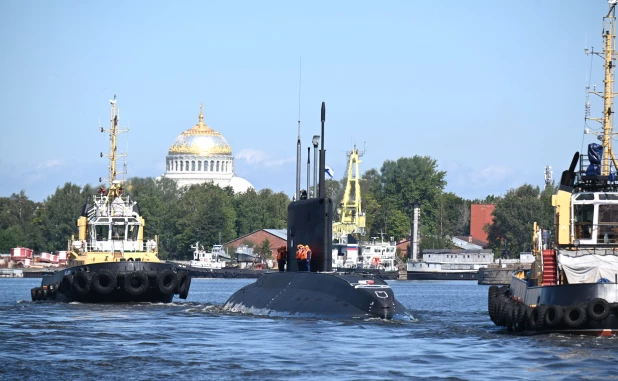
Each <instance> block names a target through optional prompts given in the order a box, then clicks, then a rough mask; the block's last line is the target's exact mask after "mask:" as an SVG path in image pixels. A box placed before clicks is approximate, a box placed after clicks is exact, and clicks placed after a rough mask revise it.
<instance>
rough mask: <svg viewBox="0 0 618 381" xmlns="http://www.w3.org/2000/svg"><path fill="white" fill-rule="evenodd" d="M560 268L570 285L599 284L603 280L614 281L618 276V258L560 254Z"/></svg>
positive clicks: (597, 255)
mask: <svg viewBox="0 0 618 381" xmlns="http://www.w3.org/2000/svg"><path fill="white" fill-rule="evenodd" d="M558 266H559V267H560V268H561V269H562V270H563V271H564V273H565V275H566V277H567V280H568V281H569V283H571V284H573V283H597V282H598V281H599V280H601V279H602V278H605V279H609V280H610V281H613V280H614V279H616V275H617V274H618V256H616V255H608V254H606V255H599V254H585V255H578V256H570V255H565V254H564V252H563V251H560V253H559V254H558Z"/></svg>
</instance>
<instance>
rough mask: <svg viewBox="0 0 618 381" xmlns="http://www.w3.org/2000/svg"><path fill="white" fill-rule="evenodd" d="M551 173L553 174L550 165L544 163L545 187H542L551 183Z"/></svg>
mask: <svg viewBox="0 0 618 381" xmlns="http://www.w3.org/2000/svg"><path fill="white" fill-rule="evenodd" d="M552 174H553V172H552V170H551V166H550V165H546V166H545V188H544V189H547V187H548V186H549V184H551V181H552Z"/></svg>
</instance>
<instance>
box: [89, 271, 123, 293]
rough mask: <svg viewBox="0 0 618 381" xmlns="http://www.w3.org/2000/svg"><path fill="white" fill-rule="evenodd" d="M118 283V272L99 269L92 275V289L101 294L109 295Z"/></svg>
mask: <svg viewBox="0 0 618 381" xmlns="http://www.w3.org/2000/svg"><path fill="white" fill-rule="evenodd" d="M117 285H118V278H117V277H116V274H114V273H112V272H111V271H109V270H107V269H100V270H97V272H95V273H94V274H93V275H92V289H93V290H94V291H95V292H96V293H97V294H100V295H107V294H109V293H110V292H112V291H114V289H115V288H116V286H117Z"/></svg>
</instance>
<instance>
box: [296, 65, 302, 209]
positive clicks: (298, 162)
mask: <svg viewBox="0 0 618 381" xmlns="http://www.w3.org/2000/svg"><path fill="white" fill-rule="evenodd" d="M302 65H303V61H302V56H301V57H300V62H299V67H298V138H297V139H296V200H300V85H301V83H302Z"/></svg>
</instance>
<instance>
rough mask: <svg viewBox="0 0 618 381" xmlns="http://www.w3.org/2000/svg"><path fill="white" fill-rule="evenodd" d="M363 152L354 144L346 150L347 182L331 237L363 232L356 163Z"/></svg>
mask: <svg viewBox="0 0 618 381" xmlns="http://www.w3.org/2000/svg"><path fill="white" fill-rule="evenodd" d="M363 153H364V152H359V150H358V149H357V148H356V145H354V149H352V151H349V152H347V156H348V168H347V170H346V177H347V182H346V186H345V190H344V193H343V199H342V200H341V203H340V204H339V206H338V207H337V218H336V221H335V222H333V239H336V240H340V239H341V238H347V235H348V234H355V235H364V234H365V213H364V212H363V211H362V209H361V189H360V171H359V169H358V165H359V164H360V163H361V160H360V157H361V156H363Z"/></svg>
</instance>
